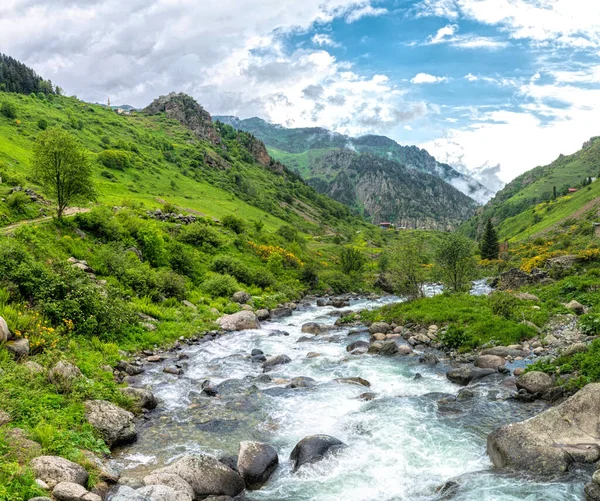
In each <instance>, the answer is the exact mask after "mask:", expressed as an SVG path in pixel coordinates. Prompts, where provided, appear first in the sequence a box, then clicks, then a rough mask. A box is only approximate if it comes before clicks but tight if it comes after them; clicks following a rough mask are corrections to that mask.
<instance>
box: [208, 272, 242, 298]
mask: <svg viewBox="0 0 600 501" xmlns="http://www.w3.org/2000/svg"><path fill="white" fill-rule="evenodd" d="M202 289H203V290H204V292H206V293H207V294H210V295H211V296H213V297H230V296H232V295H233V293H234V292H236V291H238V290H240V285H239V284H238V282H237V280H236V279H235V278H233V277H232V276H231V275H220V274H215V275H212V276H211V277H210V278H208V279H207V280H205V281H204V282H203V283H202Z"/></svg>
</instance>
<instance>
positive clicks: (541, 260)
mask: <svg viewBox="0 0 600 501" xmlns="http://www.w3.org/2000/svg"><path fill="white" fill-rule="evenodd" d="M565 254H566V253H565V252H564V251H552V252H544V253H541V254H538V255H537V256H533V257H530V258H529V259H525V260H523V262H522V263H521V269H522V270H523V271H526V272H527V273H531V271H532V270H533V269H534V268H541V267H542V266H544V265H545V264H546V261H548V260H549V259H551V258H553V257H557V256H564V255H565Z"/></svg>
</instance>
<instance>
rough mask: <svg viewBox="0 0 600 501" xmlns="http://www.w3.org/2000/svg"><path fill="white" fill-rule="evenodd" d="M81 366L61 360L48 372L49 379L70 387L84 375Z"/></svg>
mask: <svg viewBox="0 0 600 501" xmlns="http://www.w3.org/2000/svg"><path fill="white" fill-rule="evenodd" d="M82 376H83V374H81V371H80V370H79V367H77V366H76V365H73V364H72V363H70V362H66V361H65V360H61V361H60V362H58V363H57V364H56V365H55V366H54V367H52V369H50V371H49V372H48V381H50V382H51V383H52V384H55V385H56V386H59V387H61V388H67V387H70V386H71V385H72V384H73V382H74V381H75V380H76V379H78V378H80V377H82Z"/></svg>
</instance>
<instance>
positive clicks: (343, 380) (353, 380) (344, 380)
mask: <svg viewBox="0 0 600 501" xmlns="http://www.w3.org/2000/svg"><path fill="white" fill-rule="evenodd" d="M333 381H334V382H335V383H339V384H354V385H357V386H366V387H367V388H368V387H370V386H371V383H369V381H367V380H366V379H363V378H361V377H339V378H336V379H334V380H333Z"/></svg>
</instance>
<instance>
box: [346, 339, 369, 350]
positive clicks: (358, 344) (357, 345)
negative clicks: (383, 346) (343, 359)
mask: <svg viewBox="0 0 600 501" xmlns="http://www.w3.org/2000/svg"><path fill="white" fill-rule="evenodd" d="M357 348H367V349H368V348H369V343H367V342H366V341H354V343H350V344H349V345H348V346H346V351H354V350H356V349H357Z"/></svg>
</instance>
